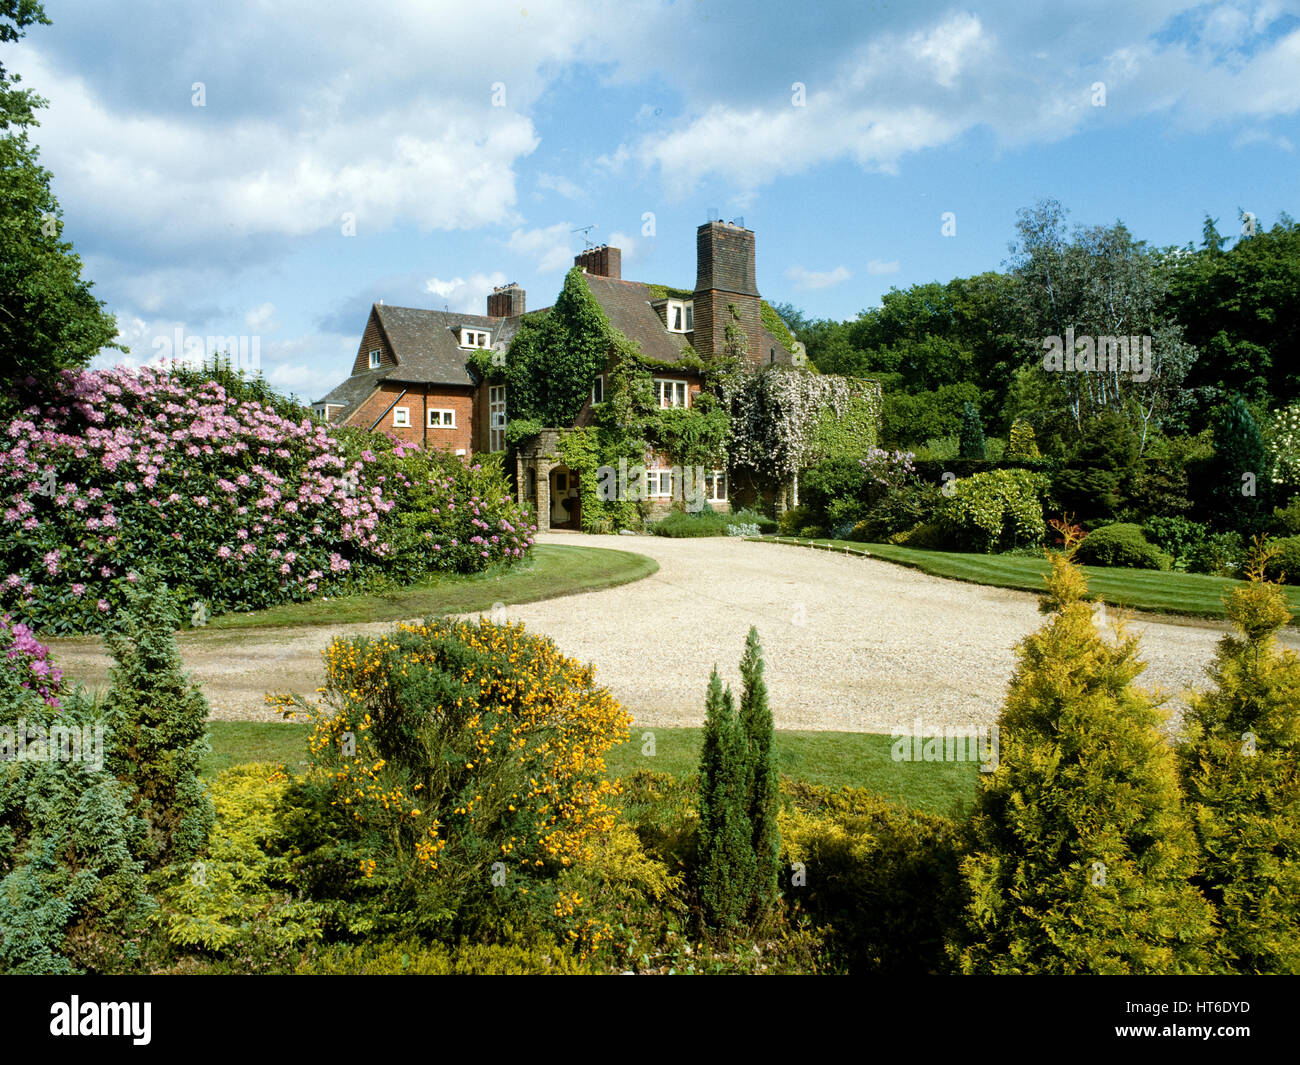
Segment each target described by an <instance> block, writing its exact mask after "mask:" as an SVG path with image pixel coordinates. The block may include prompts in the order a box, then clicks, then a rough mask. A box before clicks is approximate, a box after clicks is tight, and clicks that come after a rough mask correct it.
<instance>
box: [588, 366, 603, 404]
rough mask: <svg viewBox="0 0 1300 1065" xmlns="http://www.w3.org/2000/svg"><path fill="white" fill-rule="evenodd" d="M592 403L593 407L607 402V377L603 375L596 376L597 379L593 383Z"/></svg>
mask: <svg viewBox="0 0 1300 1065" xmlns="http://www.w3.org/2000/svg"><path fill="white" fill-rule="evenodd" d="M597 393H599V395H598V394H597ZM591 402H592V404H593V405H595V404H597V403H604V402H605V375H604V374H603V373H598V374H596V379H595V380H594V381H592V383H591Z"/></svg>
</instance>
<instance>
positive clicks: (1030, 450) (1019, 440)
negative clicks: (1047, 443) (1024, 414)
mask: <svg viewBox="0 0 1300 1065" xmlns="http://www.w3.org/2000/svg"><path fill="white" fill-rule="evenodd" d="M1005 457H1006V458H1008V459H1036V458H1041V457H1042V453H1041V452H1040V451H1039V450H1038V441H1037V439H1036V438H1035V437H1034V427H1033V426H1032V425H1030V424H1029V423H1028V422H1027V421H1025V420H1024V419H1023V418H1017V419H1016V420H1015V422H1014V423H1013V424H1012V426H1011V437H1010V439H1009V440H1008V441H1007V450H1006V453H1005Z"/></svg>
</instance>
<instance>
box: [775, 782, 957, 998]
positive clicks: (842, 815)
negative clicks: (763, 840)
mask: <svg viewBox="0 0 1300 1065" xmlns="http://www.w3.org/2000/svg"><path fill="white" fill-rule="evenodd" d="M782 792H783V796H784V798H785V800H786V801H785V805H784V807H783V809H782V811H781V814H780V828H781V839H782V841H783V861H784V867H785V870H786V872H785V877H784V879H785V880H786V881H787V882H788V887H787V888H786V893H787V897H788V898H789V899H790V901H791V902H793V903H795V904H797V905H798V906H799V907H800V909H801V910H802V911H803V912H805V913H807V914H808V915H809V916H810V918H811V919H812V920H813V921H814V922H815V923H816V924H817V925H818V926H820V927H822V928H825V929H826V930H827V936H828V938H829V941H830V945H831V947H832V949H833V950H834V951H835V952H836V953H837V954H838V955H840V956H841V957H842V958H843V961H844V963H845V964H846V965H847V967H848V971H849V972H850V973H853V974H859V973H876V974H896V975H924V974H927V973H944V972H950V971H952V962H951V961H950V959H949V958H948V956H947V954H946V952H945V949H944V948H945V942H946V938H947V935H948V933H949V932H950V930H951V929H952V928H953V927H954V926H955V925H956V924H957V923H958V921H959V920H960V915H961V890H960V889H961V876H960V871H959V865H958V863H959V859H960V852H959V846H958V842H959V841H958V833H957V826H956V825H955V824H954V823H953V822H951V821H950V820H948V819H947V818H944V817H938V816H935V815H933V814H927V813H922V812H920V811H918V810H913V809H910V808H909V807H907V806H905V805H903V804H901V803H895V802H891V801H890V800H888V799H886V798H884V797H883V796H880V795H876V794H874V793H872V792H870V791H868V790H866V789H864V788H841V789H838V790H835V789H831V788H823V787H818V786H816V785H813V784H807V783H805V782H803V781H795V782H786V783H784V784H783V788H782ZM796 863H797V864H796Z"/></svg>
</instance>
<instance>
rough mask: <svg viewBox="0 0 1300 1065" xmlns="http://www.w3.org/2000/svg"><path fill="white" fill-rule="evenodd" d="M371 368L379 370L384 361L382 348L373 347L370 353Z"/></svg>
mask: <svg viewBox="0 0 1300 1065" xmlns="http://www.w3.org/2000/svg"><path fill="white" fill-rule="evenodd" d="M369 360H370V368H371V369H372V370H378V369H379V367H380V366H382V365H383V362H384V352H383V349H382V348H372V349H371V350H370V354H369Z"/></svg>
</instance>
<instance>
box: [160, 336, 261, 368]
mask: <svg viewBox="0 0 1300 1065" xmlns="http://www.w3.org/2000/svg"><path fill="white" fill-rule="evenodd" d="M153 349H154V353H155V355H156V357H157V358H158V359H159V360H160V361H162V362H182V363H191V364H198V363H200V362H202V361H203V360H204V359H206V358H207V357H208V356H210V355H213V354H217V355H220V356H221V357H222V359H223V361H225V362H226V363H228V364H229V366H230V368H231V369H232V370H247V371H248V372H249V373H256V372H257V371H258V370H260V369H261V368H262V338H261V337H260V336H210V337H202V336H197V335H195V334H193V333H191V334H189V335H186V333H185V330H184V329H183V328H182V327H181V326H179V325H178V326H177V327H176V328H175V329H174V330H172V335H171V336H167V335H166V334H162V335H159V336H156V337H154V338H153Z"/></svg>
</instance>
